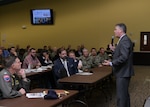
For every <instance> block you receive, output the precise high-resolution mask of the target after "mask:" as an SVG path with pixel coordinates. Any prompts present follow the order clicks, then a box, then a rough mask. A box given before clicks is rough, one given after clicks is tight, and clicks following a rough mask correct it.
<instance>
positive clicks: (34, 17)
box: [31, 9, 53, 25]
mask: <svg viewBox="0 0 150 107" xmlns="http://www.w3.org/2000/svg"><path fill="white" fill-rule="evenodd" d="M31 23H32V24H33V25H51V24H53V11H52V9H32V10H31Z"/></svg>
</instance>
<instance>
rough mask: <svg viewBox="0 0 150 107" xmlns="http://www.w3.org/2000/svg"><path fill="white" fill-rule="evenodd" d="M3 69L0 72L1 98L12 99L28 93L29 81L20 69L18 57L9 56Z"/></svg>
mask: <svg viewBox="0 0 150 107" xmlns="http://www.w3.org/2000/svg"><path fill="white" fill-rule="evenodd" d="M4 66H5V68H4V69H3V70H2V71H1V72H0V91H1V93H2V98H14V97H19V96H22V95H24V94H25V93H26V92H29V86H30V80H29V79H27V78H26V73H25V71H24V70H23V69H21V62H20V59H19V58H18V57H15V56H9V57H7V58H5V61H4Z"/></svg>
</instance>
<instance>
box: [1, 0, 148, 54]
mask: <svg viewBox="0 0 150 107" xmlns="http://www.w3.org/2000/svg"><path fill="white" fill-rule="evenodd" d="M149 4H150V1H149V0H38V1H36V2H35V0H22V1H20V2H16V3H13V4H9V5H4V6H0V34H1V45H3V46H5V47H9V46H11V45H14V46H15V45H16V44H19V45H20V47H26V45H28V44H30V45H31V46H32V47H35V48H41V47H43V45H51V46H52V47H54V46H57V47H60V46H65V47H66V46H67V45H68V44H71V45H72V47H73V48H76V46H77V45H80V44H84V45H85V46H86V47H87V48H88V49H90V48H92V47H96V48H97V49H98V48H99V47H101V46H104V47H106V46H107V44H108V43H110V41H111V40H110V39H111V36H112V35H114V32H113V30H114V25H115V24H116V23H120V22H124V23H125V24H126V25H127V27H128V33H127V34H128V36H129V37H130V38H131V39H132V41H134V42H135V51H139V47H140V46H139V43H140V32H141V31H150V21H149V19H150V9H149V8H150V6H149ZM34 8H52V9H53V10H54V18H55V22H54V25H50V26H34V25H31V23H30V9H34ZM23 25H26V27H27V28H26V29H22V26H23ZM3 40H5V41H3ZM2 41H3V42H2ZM115 41H117V39H116V40H115Z"/></svg>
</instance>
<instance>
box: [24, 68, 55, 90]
mask: <svg viewBox="0 0 150 107" xmlns="http://www.w3.org/2000/svg"><path fill="white" fill-rule="evenodd" d="M41 68H42V69H40V70H38V69H30V72H29V71H28V72H26V76H27V78H29V79H30V80H31V85H30V86H31V87H30V88H31V89H34V88H50V87H55V86H54V85H55V84H53V83H54V79H53V78H54V77H53V74H52V72H51V71H52V68H47V67H46V66H42V67H41ZM43 68H44V69H43ZM27 70H28V69H26V70H25V71H27Z"/></svg>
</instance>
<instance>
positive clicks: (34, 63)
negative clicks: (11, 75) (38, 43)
mask: <svg viewBox="0 0 150 107" xmlns="http://www.w3.org/2000/svg"><path fill="white" fill-rule="evenodd" d="M29 65H30V68H39V67H40V66H41V63H40V61H39V59H38V58H37V55H36V50H35V49H34V48H31V49H30V53H29V54H28V55H27V56H26V57H25V59H24V61H23V68H28V66H29Z"/></svg>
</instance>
